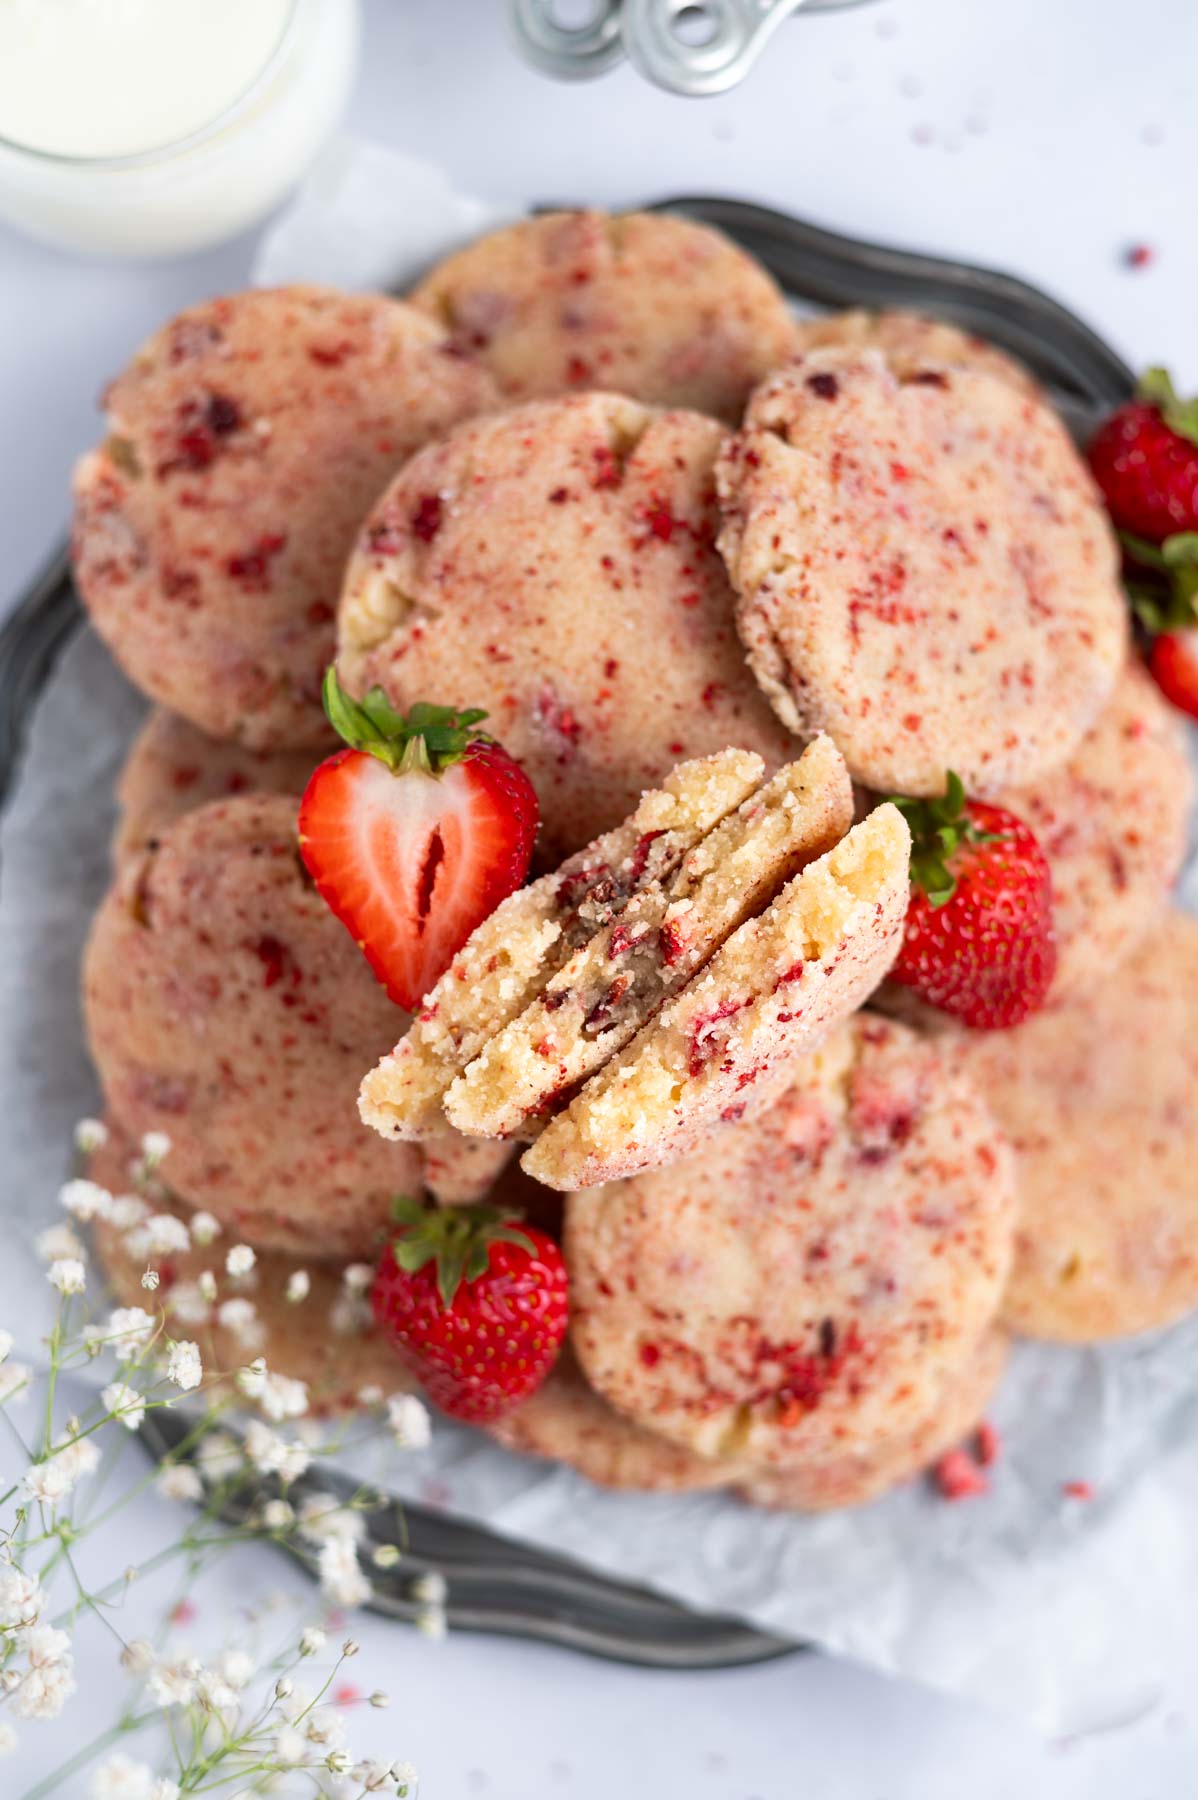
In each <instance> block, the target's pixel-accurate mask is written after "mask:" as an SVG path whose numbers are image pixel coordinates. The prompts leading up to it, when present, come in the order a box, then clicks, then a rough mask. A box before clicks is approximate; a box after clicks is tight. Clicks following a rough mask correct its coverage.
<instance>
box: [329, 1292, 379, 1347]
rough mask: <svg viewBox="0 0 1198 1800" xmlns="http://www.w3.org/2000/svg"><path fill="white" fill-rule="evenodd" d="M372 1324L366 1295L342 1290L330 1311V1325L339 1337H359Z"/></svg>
mask: <svg viewBox="0 0 1198 1800" xmlns="http://www.w3.org/2000/svg"><path fill="white" fill-rule="evenodd" d="M370 1322H371V1311H370V1302H369V1300H367V1299H366V1297H365V1295H363V1294H359V1293H351V1292H350V1290H349V1289H348V1288H344V1287H343V1288H342V1290H341V1292H340V1293H339V1294H338V1296H337V1298H336V1300H334V1302H333V1304H332V1306H331V1307H330V1309H329V1324H330V1325H331V1326H332V1328H333V1330H334V1331H335V1332H336V1333H337V1336H338V1337H357V1336H359V1335H360V1333H362V1332H363V1331H365V1330H366V1328H367V1327H368V1326H369V1324H370Z"/></svg>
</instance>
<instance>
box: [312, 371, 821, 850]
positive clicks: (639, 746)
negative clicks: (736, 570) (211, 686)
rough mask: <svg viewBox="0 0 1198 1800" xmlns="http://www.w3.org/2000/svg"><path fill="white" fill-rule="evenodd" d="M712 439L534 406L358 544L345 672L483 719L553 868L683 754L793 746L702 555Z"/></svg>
mask: <svg viewBox="0 0 1198 1800" xmlns="http://www.w3.org/2000/svg"><path fill="white" fill-rule="evenodd" d="M721 436H722V434H721V432H720V428H719V427H718V426H717V425H716V424H714V423H713V422H712V421H711V420H710V419H704V418H700V417H699V415H698V414H697V413H689V412H672V413H656V414H655V413H652V412H650V411H648V410H647V409H646V408H645V407H643V406H639V405H637V404H636V403H634V402H633V401H631V400H624V399H621V398H619V397H618V396H616V395H613V394H586V395H580V396H577V397H575V398H572V399H566V400H547V401H541V402H537V403H534V404H532V405H529V406H525V407H521V408H519V409H518V410H516V411H514V412H510V413H505V414H502V415H497V416H494V417H491V418H486V419H477V420H474V421H471V422H469V423H467V424H465V425H462V426H459V427H458V428H457V429H456V430H455V431H453V432H451V433H450V434H449V435H448V436H447V437H446V438H444V439H443V440H442V441H441V442H440V443H437V444H431V445H429V446H428V447H427V448H426V449H425V450H423V451H421V452H419V453H418V454H417V455H416V456H414V457H413V458H412V460H411V461H410V462H409V463H408V464H407V466H406V467H405V468H404V469H403V470H402V472H401V473H400V474H399V475H398V476H397V477H396V479H395V481H394V482H393V483H392V485H391V486H390V488H389V489H388V490H387V492H386V493H385V494H384V495H383V497H382V499H381V500H380V501H379V503H378V505H377V506H376V508H375V510H374V512H373V513H372V514H371V515H370V517H369V518H368V519H367V521H366V524H365V525H364V527H363V529H362V532H361V534H360V536H359V539H358V546H357V550H356V551H355V554H354V556H353V558H352V560H351V562H350V564H349V568H348V570H347V573H346V580H345V588H344V592H343V594H342V599H341V609H340V614H339V620H338V638H339V668H340V674H341V679H342V681H343V682H344V683H345V685H346V687H347V688H348V689H349V690H350V691H351V692H352V693H353V694H355V695H356V696H357V697H358V698H362V697H363V696H364V695H365V694H366V692H367V691H368V690H369V689H370V688H372V687H374V686H376V685H377V686H380V687H381V688H382V689H383V690H384V691H385V693H386V695H387V697H388V699H389V700H390V701H391V702H392V703H393V705H395V706H397V707H408V706H411V705H413V704H414V703H415V702H416V701H420V700H432V701H435V702H437V703H438V704H445V705H452V706H470V707H480V708H483V709H485V711H486V713H487V729H488V730H489V731H492V732H493V733H494V734H495V736H496V737H497V738H498V739H499V740H500V741H501V742H502V743H503V744H504V745H505V746H506V747H507V749H508V750H509V751H510V752H511V754H512V755H513V756H514V757H515V758H516V759H517V761H519V762H520V763H522V764H523V766H524V768H525V769H526V770H527V772H528V774H529V776H530V777H531V779H532V783H533V786H534V787H535V788H536V791H537V797H538V799H539V801H540V806H541V819H542V840H541V854H542V857H543V860H544V862H545V863H547V864H548V863H553V862H555V861H558V860H560V859H561V857H562V856H563V855H566V854H569V853H570V852H571V851H573V850H577V849H578V848H579V846H580V845H582V844H584V843H586V842H587V840H588V839H589V838H593V837H595V836H597V835H598V834H599V833H600V832H602V831H607V830H610V829H611V827H612V826H613V825H614V824H616V822H617V821H618V820H619V819H620V818H621V817H622V816H623V815H624V814H625V813H626V812H628V811H629V810H630V808H631V807H632V806H634V805H635V803H636V799H637V796H638V794H639V793H640V792H641V790H642V789H643V788H645V787H648V786H650V785H653V784H655V783H656V782H657V781H658V780H659V779H660V777H661V776H662V775H663V774H664V773H665V772H666V770H668V769H669V768H671V767H672V766H673V764H674V763H676V762H677V761H678V760H679V758H681V757H694V756H700V755H703V754H705V753H707V752H710V751H716V750H722V749H724V748H725V746H726V745H728V744H740V745H743V746H744V747H746V748H747V749H751V750H755V751H758V752H760V754H761V755H762V756H764V757H765V758H766V759H767V760H768V761H769V762H771V763H772V764H774V765H776V764H778V763H780V762H782V761H784V760H785V758H786V755H787V753H788V750H789V749H790V748H792V747H793V741H792V740H791V738H790V737H789V735H788V733H787V732H786V730H785V729H784V728H783V727H782V726H781V725H780V724H779V723H778V721H777V720H776V719H775V718H774V717H773V715H772V714H771V712H770V709H769V707H768V705H767V704H766V702H765V701H764V699H763V698H762V696H761V694H760V693H759V692H758V690H757V687H756V684H755V683H754V681H753V679H752V676H751V675H750V673H749V671H748V669H747V668H746V667H745V663H744V656H743V652H742V650H741V647H740V644H739V641H738V639H737V635H736V628H735V625H734V622H733V616H732V595H731V591H730V589H729V587H728V581H727V576H726V574H725V572H724V568H723V565H722V563H721V562H720V559H719V557H718V555H717V554H716V550H715V532H716V525H717V517H716V511H715V499H714V476H713V468H714V462H715V457H716V452H717V450H718V448H719V445H720V441H721Z"/></svg>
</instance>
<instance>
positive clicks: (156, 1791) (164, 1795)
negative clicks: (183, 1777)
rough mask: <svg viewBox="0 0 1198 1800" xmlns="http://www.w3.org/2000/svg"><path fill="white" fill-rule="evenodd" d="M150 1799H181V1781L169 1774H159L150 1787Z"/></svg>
mask: <svg viewBox="0 0 1198 1800" xmlns="http://www.w3.org/2000/svg"><path fill="white" fill-rule="evenodd" d="M150 1800H179V1783H178V1782H177V1781H172V1780H171V1778H170V1776H169V1775H159V1776H158V1778H157V1780H156V1781H155V1782H154V1785H153V1786H152V1787H151V1789H150Z"/></svg>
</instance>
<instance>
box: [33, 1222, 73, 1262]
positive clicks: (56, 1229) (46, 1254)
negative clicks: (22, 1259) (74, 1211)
mask: <svg viewBox="0 0 1198 1800" xmlns="http://www.w3.org/2000/svg"><path fill="white" fill-rule="evenodd" d="M33 1247H34V1250H35V1251H36V1252H37V1254H38V1256H39V1257H40V1258H41V1260H42V1262H48V1263H51V1262H60V1261H65V1260H67V1259H68V1258H70V1257H74V1258H75V1259H76V1261H78V1262H82V1260H83V1255H84V1251H83V1245H82V1244H81V1243H80V1241H79V1239H78V1237H77V1236H76V1235H75V1233H74V1232H73V1231H72V1230H71V1228H70V1226H69V1225H48V1226H47V1227H46V1229H45V1231H39V1232H38V1234H37V1236H36V1238H35V1239H34V1240H33Z"/></svg>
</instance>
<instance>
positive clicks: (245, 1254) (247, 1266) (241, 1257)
mask: <svg viewBox="0 0 1198 1800" xmlns="http://www.w3.org/2000/svg"><path fill="white" fill-rule="evenodd" d="M257 1260H258V1258H257V1257H256V1256H255V1255H254V1252H253V1251H252V1250H251V1249H250V1246H249V1245H248V1244H234V1245H233V1248H232V1249H231V1250H230V1251H229V1254H228V1255H227V1256H226V1257H225V1268H226V1270H227V1271H228V1273H229V1274H230V1275H231V1276H232V1277H233V1279H234V1281H243V1280H244V1279H245V1277H246V1276H247V1275H248V1274H250V1272H251V1271H252V1269H253V1267H254V1264H255V1263H256V1262H257Z"/></svg>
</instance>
